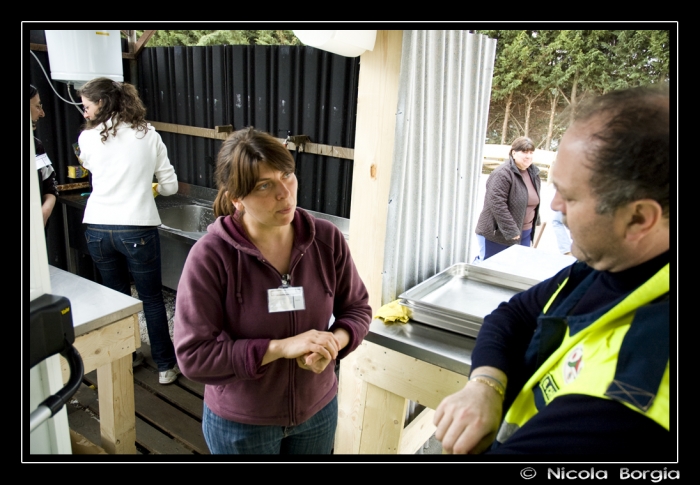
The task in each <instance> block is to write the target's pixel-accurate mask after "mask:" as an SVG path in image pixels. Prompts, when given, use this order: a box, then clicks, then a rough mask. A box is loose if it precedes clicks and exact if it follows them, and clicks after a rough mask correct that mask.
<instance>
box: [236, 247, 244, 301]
mask: <svg viewBox="0 0 700 485" xmlns="http://www.w3.org/2000/svg"><path fill="white" fill-rule="evenodd" d="M237 251H238V257H237V258H236V259H237V260H238V265H237V266H238V274H237V275H236V299H237V300H238V303H239V304H241V305H242V304H243V297H242V296H241V280H242V279H243V268H242V266H243V262H242V261H241V260H242V259H243V258H242V257H241V252H240V250H237Z"/></svg>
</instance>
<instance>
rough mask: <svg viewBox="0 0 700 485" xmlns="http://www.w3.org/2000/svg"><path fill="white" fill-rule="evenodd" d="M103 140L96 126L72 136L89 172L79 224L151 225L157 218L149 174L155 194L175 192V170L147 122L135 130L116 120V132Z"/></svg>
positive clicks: (156, 223)
mask: <svg viewBox="0 0 700 485" xmlns="http://www.w3.org/2000/svg"><path fill="white" fill-rule="evenodd" d="M106 124H107V126H108V127H109V128H110V134H109V137H108V138H107V140H106V141H105V142H104V143H103V142H102V139H101V138H100V130H101V128H102V125H100V126H98V127H95V128H92V129H89V130H85V131H83V132H82V133H81V134H80V136H79V137H78V144H79V145H80V158H81V159H82V160H83V166H84V167H85V168H86V169H88V170H89V171H90V173H91V174H92V194H90V198H89V199H88V202H87V207H86V208H85V216H84V217H83V223H86V224H89V223H92V224H109V225H126V226H157V225H159V224H160V217H159V216H158V210H157V208H156V203H155V200H154V198H153V190H152V183H153V182H154V180H153V176H154V175H155V177H156V181H157V182H158V193H159V194H160V195H161V196H165V195H172V194H175V193H177V190H178V183H177V175H175V169H174V168H173V166H172V165H171V164H170V160H169V159H168V150H167V148H166V147H165V144H164V143H163V140H161V138H160V135H159V134H158V133H157V132H156V130H155V128H153V127H152V126H151V125H150V124H149V125H148V131H147V132H146V133H145V134H144V133H143V132H142V131H136V130H134V129H132V128H131V125H130V124H124V123H121V124H120V125H119V127H118V128H117V134H116V136H112V134H111V127H112V123H111V120H109V121H108V122H107V123H106Z"/></svg>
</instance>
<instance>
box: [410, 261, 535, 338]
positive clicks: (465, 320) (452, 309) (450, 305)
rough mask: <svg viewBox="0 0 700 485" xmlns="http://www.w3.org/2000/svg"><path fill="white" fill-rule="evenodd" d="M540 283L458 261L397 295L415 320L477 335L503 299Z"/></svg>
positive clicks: (507, 298) (463, 333)
mask: <svg viewBox="0 0 700 485" xmlns="http://www.w3.org/2000/svg"><path fill="white" fill-rule="evenodd" d="M537 283H539V281H538V280H536V279H531V278H525V277H522V276H516V275H513V274H509V273H503V272H500V271H495V270H491V269H487V268H482V267H480V266H478V265H473V264H468V263H458V264H455V265H452V266H450V267H449V268H447V269H446V270H444V271H442V272H440V273H438V274H436V275H435V276H433V277H431V278H428V279H427V280H425V281H424V282H423V283H421V284H419V285H417V286H415V287H413V288H411V289H410V290H407V291H405V292H403V293H402V294H401V295H399V304H400V305H402V306H404V307H405V308H406V309H407V310H408V314H409V317H410V318H411V319H412V320H415V321H417V322H421V323H425V324H427V325H432V326H435V327H439V328H443V329H445V330H450V331H452V332H456V333H460V334H462V335H467V336H470V337H476V336H477V334H478V333H479V330H480V329H481V324H482V323H483V322H484V317H485V316H486V315H488V314H489V313H491V312H492V311H493V310H495V309H496V307H497V306H498V305H499V304H500V303H501V302H503V301H508V300H509V299H510V298H511V297H512V296H513V295H515V294H516V293H519V292H520V291H522V290H526V289H528V288H530V287H531V286H533V285H535V284H537Z"/></svg>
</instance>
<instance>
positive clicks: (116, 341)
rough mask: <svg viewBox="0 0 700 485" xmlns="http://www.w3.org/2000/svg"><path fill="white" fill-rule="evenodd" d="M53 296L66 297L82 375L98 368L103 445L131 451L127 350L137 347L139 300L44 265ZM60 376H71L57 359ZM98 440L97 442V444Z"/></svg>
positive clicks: (132, 423) (132, 419)
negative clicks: (49, 278)
mask: <svg viewBox="0 0 700 485" xmlns="http://www.w3.org/2000/svg"><path fill="white" fill-rule="evenodd" d="M49 275H50V277H51V288H52V293H53V294H54V295H59V296H65V297H66V298H68V300H70V304H71V313H72V317H73V327H74V331H75V342H74V344H73V346H74V347H75V348H76V349H77V350H78V352H79V353H80V356H81V357H82V359H83V365H84V368H85V369H84V371H85V373H86V374H87V373H88V372H91V371H93V370H95V369H97V380H98V383H99V386H98V396H99V407H100V434H101V437H102V443H101V446H102V448H103V449H104V450H105V451H107V452H108V453H119V454H135V453H136V414H135V411H134V374H133V369H132V366H131V360H132V357H131V354H132V353H133V352H134V351H135V350H136V349H137V348H139V347H140V346H141V334H140V331H139V321H138V312H139V311H141V310H142V308H143V304H142V303H141V301H140V300H137V299H136V298H132V297H130V296H127V295H124V294H122V293H119V292H117V291H114V290H111V289H109V288H107V287H106V286H102V285H99V284H97V283H94V282H92V281H89V280H87V279H85V278H81V277H80V276H76V275H74V274H72V273H69V272H67V271H63V270H61V269H58V268H55V267H53V266H49ZM61 369H62V372H63V380H64V382H67V380H68V377H69V375H70V370H69V369H68V363H67V362H66V361H65V360H64V359H63V358H61ZM98 444H99V443H98Z"/></svg>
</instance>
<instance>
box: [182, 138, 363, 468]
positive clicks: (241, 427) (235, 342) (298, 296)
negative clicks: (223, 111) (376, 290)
mask: <svg viewBox="0 0 700 485" xmlns="http://www.w3.org/2000/svg"><path fill="white" fill-rule="evenodd" d="M294 168H295V167H294V159H293V158H292V156H291V154H290V153H289V151H288V150H287V149H286V148H285V147H284V146H283V145H282V144H281V143H280V142H279V141H278V140H277V139H275V138H274V137H272V136H270V135H269V134H267V133H264V132H260V131H257V130H255V129H253V128H252V127H250V128H245V129H242V130H239V131H236V132H234V133H232V134H231V136H229V138H228V139H226V141H224V143H223V145H222V147H221V150H220V151H219V156H218V162H217V168H216V180H217V185H218V189H219V193H218V196H217V198H216V201H215V202H214V212H215V214H216V216H217V220H216V222H214V223H213V224H212V225H210V226H209V228H208V232H207V234H206V235H204V236H203V237H202V238H201V239H199V241H197V243H196V244H195V245H194V246H193V247H192V249H191V251H190V253H189V256H188V258H187V261H186V263H185V267H184V269H183V273H182V276H181V278H180V283H179V285H178V289H177V303H176V310H175V329H174V342H175V349H176V353H177V360H178V363H179V367H180V369H181V371H182V373H183V374H184V375H185V376H186V377H188V378H189V379H192V380H194V381H198V382H203V383H204V384H206V386H205V390H204V414H203V419H202V428H203V431H204V437H205V439H206V441H207V445H208V446H209V449H210V450H211V452H212V453H226V454H275V453H277V454H294V453H296V454H299V453H330V452H331V450H332V448H333V439H334V435H335V428H336V424H337V417H338V407H337V397H336V395H337V388H338V382H337V378H336V374H335V362H336V360H338V359H341V358H343V357H345V356H346V355H347V354H349V353H350V352H352V351H353V350H354V349H355V348H357V346H358V345H359V344H360V343H361V342H362V339H363V338H364V337H365V335H367V332H368V331H369V323H370V320H371V308H370V306H369V303H368V293H367V289H366V288H365V285H364V284H363V282H362V280H361V279H360V276H359V274H358V273H357V269H356V268H355V265H354V263H353V260H352V257H351V256H350V251H349V248H348V245H347V243H346V241H345V238H344V237H343V234H342V233H341V232H340V230H339V229H338V228H336V227H335V226H334V225H333V224H332V223H330V222H328V221H325V220H322V219H315V218H314V217H313V216H311V215H310V214H309V213H308V212H306V211H304V210H303V209H300V208H298V207H297V206H296V196H297V179H296V176H295V174H294Z"/></svg>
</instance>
